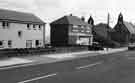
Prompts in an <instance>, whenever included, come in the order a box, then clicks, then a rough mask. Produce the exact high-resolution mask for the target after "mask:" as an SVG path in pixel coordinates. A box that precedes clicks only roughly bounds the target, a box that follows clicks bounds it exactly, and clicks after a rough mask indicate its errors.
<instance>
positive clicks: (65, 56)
mask: <svg viewBox="0 0 135 83" xmlns="http://www.w3.org/2000/svg"><path fill="white" fill-rule="evenodd" d="M126 50H128V48H126V47H125V48H117V49H108V50H103V51H82V52H71V53H58V54H45V55H34V56H22V57H10V58H5V59H0V68H3V67H10V66H16V65H24V64H32V63H53V62H58V61H64V60H71V59H74V58H81V57H88V56H99V55H102V54H110V53H116V52H121V51H126Z"/></svg>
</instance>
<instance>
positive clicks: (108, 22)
mask: <svg viewBox="0 0 135 83" xmlns="http://www.w3.org/2000/svg"><path fill="white" fill-rule="evenodd" d="M109 25H110V14H109V13H108V15H107V28H109Z"/></svg>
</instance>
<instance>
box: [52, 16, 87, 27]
mask: <svg viewBox="0 0 135 83" xmlns="http://www.w3.org/2000/svg"><path fill="white" fill-rule="evenodd" d="M51 24H72V25H88V26H89V24H88V23H86V22H84V21H82V20H81V19H80V18H79V17H77V16H64V17H61V18H60V19H58V20H55V21H53V22H52V23H51Z"/></svg>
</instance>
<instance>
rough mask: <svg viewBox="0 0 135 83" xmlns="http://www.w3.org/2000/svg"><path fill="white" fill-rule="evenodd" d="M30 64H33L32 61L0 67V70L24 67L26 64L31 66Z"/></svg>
mask: <svg viewBox="0 0 135 83" xmlns="http://www.w3.org/2000/svg"><path fill="white" fill-rule="evenodd" d="M31 65H33V64H32V63H26V64H22V65H14V66H7V67H1V68H0V70H4V69H12V68H19V67H26V66H31Z"/></svg>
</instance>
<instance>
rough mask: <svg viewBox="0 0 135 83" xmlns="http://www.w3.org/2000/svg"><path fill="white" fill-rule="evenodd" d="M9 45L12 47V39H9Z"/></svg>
mask: <svg viewBox="0 0 135 83" xmlns="http://www.w3.org/2000/svg"><path fill="white" fill-rule="evenodd" d="M8 47H9V48H11V47H12V41H11V40H8Z"/></svg>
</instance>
